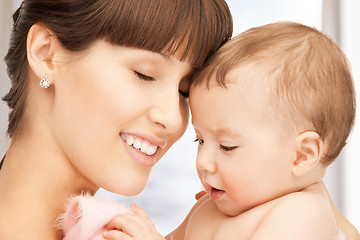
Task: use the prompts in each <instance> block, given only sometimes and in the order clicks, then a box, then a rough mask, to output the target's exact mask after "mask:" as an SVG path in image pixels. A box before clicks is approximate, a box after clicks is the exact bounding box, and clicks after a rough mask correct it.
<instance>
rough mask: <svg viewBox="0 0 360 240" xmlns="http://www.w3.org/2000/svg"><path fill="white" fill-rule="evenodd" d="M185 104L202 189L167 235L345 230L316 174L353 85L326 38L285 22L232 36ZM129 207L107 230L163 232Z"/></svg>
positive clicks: (332, 235)
mask: <svg viewBox="0 0 360 240" xmlns="http://www.w3.org/2000/svg"><path fill="white" fill-rule="evenodd" d="M190 107H191V112H192V123H193V126H194V129H195V132H196V141H197V142H198V155H197V159H196V166H197V170H198V174H199V177H200V179H201V182H202V184H203V186H204V188H205V190H206V191H207V193H208V194H206V195H205V196H203V197H202V198H201V199H200V200H199V201H198V202H197V203H196V204H195V206H194V207H193V208H192V210H191V211H190V213H189V214H188V216H187V217H186V219H185V220H184V222H183V223H182V224H181V225H180V226H179V227H178V228H177V229H176V230H174V231H173V232H172V233H170V234H169V235H168V236H166V237H165V238H166V239H168V240H170V239H173V240H183V239H186V240H192V239H195V240H199V239H201V240H206V239H227V240H232V239H234V240H239V239H244V240H248V239H252V240H257V239H261V240H265V239H271V240H273V239H281V240H284V239H289V240H296V239H299V240H304V239H306V240H311V239H314V240H328V239H344V236H343V234H342V232H341V231H340V230H338V229H337V225H336V221H335V218H334V216H333V212H332V210H331V205H330V203H329V199H328V196H327V192H326V190H325V189H324V188H323V185H322V179H323V177H324V175H325V172H326V169H327V167H328V166H329V165H330V164H331V163H332V162H333V161H334V160H335V159H336V158H337V157H338V155H339V153H340V152H341V150H342V148H343V147H344V146H345V144H346V141H347V138H348V136H349V133H350V131H351V128H352V126H353V123H354V115H355V92H354V86H353V80H352V76H351V71H350V66H349V63H348V61H347V59H346V57H345V55H344V54H343V52H342V51H341V49H340V48H339V47H338V46H337V45H336V44H335V43H334V42H333V41H332V40H331V39H330V38H329V37H327V36H326V35H324V34H322V33H321V32H319V31H318V30H316V29H313V28H311V27H307V26H304V25H301V24H297V23H291V22H278V23H273V24H268V25H265V26H260V27H256V28H253V29H250V30H248V31H246V32H244V33H242V34H240V35H238V36H237V37H235V38H233V39H232V40H230V41H229V42H227V43H226V44H225V45H224V46H223V47H221V48H220V50H218V51H217V52H216V53H215V55H213V56H212V58H211V59H209V61H208V63H207V65H206V66H205V67H204V68H203V69H202V71H201V72H200V73H199V74H198V75H197V76H196V77H195V79H194V82H193V86H192V88H191V91H190ZM132 210H133V212H134V213H135V214H128V215H125V216H124V217H122V218H121V217H120V218H116V219H115V220H113V221H112V222H110V223H109V224H108V225H107V226H106V228H107V229H109V230H110V231H109V232H105V233H104V238H105V239H153V240H154V239H163V238H162V237H161V236H160V235H159V234H158V233H157V232H156V230H155V227H154V226H153V224H152V223H151V221H150V220H149V219H148V217H147V216H146V214H145V213H144V212H143V211H142V210H141V209H139V208H138V207H136V206H135V207H134V206H133V208H132ZM123 226H126V227H123ZM119 230H121V231H119ZM125 235H126V236H125Z"/></svg>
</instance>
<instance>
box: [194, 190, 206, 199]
mask: <svg viewBox="0 0 360 240" xmlns="http://www.w3.org/2000/svg"><path fill="white" fill-rule="evenodd" d="M205 194H206V191H201V192H198V193H197V194H195V199H196V200H199V199H200V198H201V197H202V196H204V195H205Z"/></svg>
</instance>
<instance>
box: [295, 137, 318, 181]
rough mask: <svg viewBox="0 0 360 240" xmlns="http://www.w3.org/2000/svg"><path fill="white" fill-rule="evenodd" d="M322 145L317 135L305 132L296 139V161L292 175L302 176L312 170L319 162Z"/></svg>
mask: <svg viewBox="0 0 360 240" xmlns="http://www.w3.org/2000/svg"><path fill="white" fill-rule="evenodd" d="M323 148H324V143H323V141H322V139H321V137H320V136H319V134H318V133H316V132H314V131H305V132H303V133H300V134H299V135H298V136H297V137H296V159H295V161H294V162H293V170H292V174H293V175H294V176H297V177H298V176H302V175H304V174H306V173H307V172H309V171H310V170H311V169H313V168H314V167H315V166H316V165H317V164H318V163H319V161H320V159H321V156H322V153H323V151H324V149H323Z"/></svg>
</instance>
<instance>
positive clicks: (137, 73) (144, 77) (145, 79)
mask: <svg viewBox="0 0 360 240" xmlns="http://www.w3.org/2000/svg"><path fill="white" fill-rule="evenodd" d="M134 74H135V75H136V77H137V78H139V79H140V80H143V81H146V82H150V81H155V79H154V78H153V77H150V76H146V75H144V74H141V73H139V72H136V71H134Z"/></svg>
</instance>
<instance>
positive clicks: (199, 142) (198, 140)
mask: <svg viewBox="0 0 360 240" xmlns="http://www.w3.org/2000/svg"><path fill="white" fill-rule="evenodd" d="M194 142H198V144H199V146H202V145H203V144H204V140H202V139H199V138H197V139H195V140H194Z"/></svg>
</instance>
